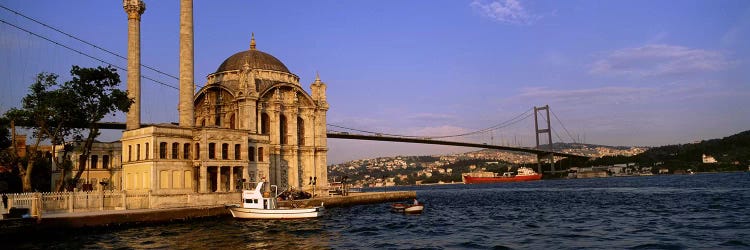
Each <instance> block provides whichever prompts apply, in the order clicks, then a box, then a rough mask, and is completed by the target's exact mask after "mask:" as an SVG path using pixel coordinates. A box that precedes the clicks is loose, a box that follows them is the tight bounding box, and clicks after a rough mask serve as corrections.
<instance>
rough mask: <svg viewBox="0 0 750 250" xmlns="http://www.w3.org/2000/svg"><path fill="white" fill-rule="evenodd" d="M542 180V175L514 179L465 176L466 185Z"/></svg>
mask: <svg viewBox="0 0 750 250" xmlns="http://www.w3.org/2000/svg"><path fill="white" fill-rule="evenodd" d="M540 179H542V175H541V174H533V175H524V176H513V177H502V176H496V177H473V176H469V175H464V183H465V184H477V183H497V182H519V181H536V180H540Z"/></svg>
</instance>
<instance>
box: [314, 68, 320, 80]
mask: <svg viewBox="0 0 750 250" xmlns="http://www.w3.org/2000/svg"><path fill="white" fill-rule="evenodd" d="M315 81H316V82H320V74H318V71H317V70H316V71H315Z"/></svg>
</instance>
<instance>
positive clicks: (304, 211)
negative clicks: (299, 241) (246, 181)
mask: <svg viewBox="0 0 750 250" xmlns="http://www.w3.org/2000/svg"><path fill="white" fill-rule="evenodd" d="M227 209H229V212H231V213H232V216H233V217H234V218H238V219H303V218H316V217H320V216H321V215H323V210H324V208H323V207H313V208H290V209H257V208H242V207H236V206H231V207H227Z"/></svg>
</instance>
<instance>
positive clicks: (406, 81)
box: [0, 0, 750, 163]
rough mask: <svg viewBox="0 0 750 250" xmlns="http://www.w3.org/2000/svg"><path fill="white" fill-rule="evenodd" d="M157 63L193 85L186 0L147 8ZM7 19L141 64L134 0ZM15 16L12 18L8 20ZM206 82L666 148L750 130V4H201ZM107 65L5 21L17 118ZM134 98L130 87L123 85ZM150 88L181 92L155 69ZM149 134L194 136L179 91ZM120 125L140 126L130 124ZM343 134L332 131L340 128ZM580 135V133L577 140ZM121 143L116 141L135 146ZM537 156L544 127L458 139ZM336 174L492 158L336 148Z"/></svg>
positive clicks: (346, 108) (42, 7)
mask: <svg viewBox="0 0 750 250" xmlns="http://www.w3.org/2000/svg"><path fill="white" fill-rule="evenodd" d="M145 2H146V11H145V13H144V14H143V16H142V19H141V49H142V51H141V60H142V64H143V65H147V66H149V67H152V68H155V69H158V70H160V71H162V72H166V73H168V74H171V75H173V76H175V75H178V72H179V64H178V57H179V44H178V39H179V1H163V0H160V1H155V0H150V1H148V0H147V1H145ZM0 5H2V6H3V7H5V8H0V20H2V21H4V22H7V23H11V24H13V25H16V26H18V27H21V28H23V29H26V30H29V31H31V32H35V33H37V34H39V35H41V36H44V37H46V38H47V39H50V40H53V41H55V42H57V43H60V44H62V45H65V46H67V47H70V48H72V49H75V50H78V51H81V52H83V53H86V54H89V55H91V56H93V57H96V58H98V59H100V60H102V61H105V62H106V63H108V64H112V65H115V66H119V67H123V68H124V67H125V66H126V61H125V60H124V59H122V58H118V57H117V56H113V55H110V54H108V53H106V52H103V51H101V50H98V49H96V48H93V47H91V46H89V45H86V44H84V43H81V42H79V41H77V40H75V39H72V38H70V37H68V36H66V35H64V34H60V33H57V32H55V31H54V30H51V29H49V28H46V27H44V26H42V25H39V24H38V23H35V22H32V21H29V20H28V19H25V18H23V17H21V16H19V15H17V14H14V13H13V12H10V11H8V9H11V10H13V11H16V12H19V13H21V14H23V15H25V16H28V17H31V18H34V19H36V20H38V21H40V22H42V23H44V24H47V25H49V26H51V27H54V28H56V29H59V30H61V31H64V32H66V33H68V34H71V35H73V36H75V37H77V38H79V39H82V40H84V41H87V42H89V43H92V44H95V45H97V46H99V47H102V48H105V49H107V50H109V51H112V52H115V53H117V54H120V55H126V54H127V18H126V15H125V12H124V11H123V9H122V3H121V1H83V0H69V1H55V0H35V1H28V0H0ZM6 8H7V9H6ZM194 15H195V16H194V21H195V79H196V82H197V84H199V85H203V84H205V79H206V78H205V77H206V76H207V75H208V74H211V73H213V72H214V71H215V70H216V69H217V68H218V66H219V65H220V64H221V63H222V62H223V61H224V60H225V59H226V58H228V57H229V56H231V55H233V54H234V53H237V52H240V51H244V50H247V49H249V41H250V34H251V32H254V33H255V38H256V41H257V48H258V49H259V50H261V51H264V52H267V53H269V54H271V55H274V56H275V57H276V58H278V59H279V60H281V61H282V62H283V63H284V64H285V65H286V66H287V67H288V68H289V69H290V71H292V73H294V74H296V75H298V76H299V77H300V78H301V79H300V83H301V84H302V85H303V87H304V88H305V89H306V90H308V91H309V86H310V84H311V83H312V82H313V80H314V79H315V74H316V72H318V73H319V75H320V78H321V80H322V81H323V82H325V83H326V84H327V86H328V92H327V95H328V102H329V104H330V109H329V111H328V117H327V119H328V123H329V124H333V125H336V126H343V127H349V128H355V129H359V130H366V131H376V132H381V133H388V134H400V135H414V136H425V137H430V136H440V135H455V134H461V133H465V132H470V131H476V130H480V129H483V128H487V127H491V126H493V125H496V124H500V123H502V122H505V121H508V120H511V119H513V118H514V117H516V116H518V115H521V114H524V112H528V111H529V110H531V109H532V108H533V107H535V106H538V107H540V106H544V105H549V106H550V110H551V111H552V112H553V116H552V118H553V119H552V129H553V131H554V132H555V134H554V136H553V141H555V142H558V141H563V142H572V141H573V140H576V141H583V142H586V143H592V144H603V145H637V146H659V145H668V144H679V143H690V142H694V141H699V140H705V139H713V138H721V137H725V136H729V135H732V134H735V133H738V132H741V131H745V130H748V129H750V108H748V107H750V64H749V63H750V62H748V59H749V58H750V43H748V42H747V41H748V40H750V1H746V0H737V1H729V0H711V1H708V0H703V1H690V0H677V1H667V0H662V1H638V0H635V1H630V0H629V1H614V0H613V1H591V0H589V1H576V0H570V1H525V0H466V1H459V0H413V1H395V0H378V1H365V0H363V1H240V0H237V1H229V0H228V1H207V0H197V1H195V3H194ZM103 64H104V63H102V62H100V61H97V60H94V59H91V58H89V57H86V56H83V55H81V54H79V53H78V52H71V51H70V50H68V49H65V48H62V47H60V46H59V45H56V44H53V43H51V42H49V41H46V40H44V39H41V38H38V37H37V36H35V35H31V34H29V33H26V32H25V31H21V30H19V29H17V28H15V27H13V26H10V25H8V24H6V23H0V82H2V84H0V87H1V88H2V90H1V91H0V98H1V99H0V112H5V111H6V110H8V109H9V108H12V107H18V106H19V105H20V101H21V99H22V98H23V96H24V95H25V94H26V92H27V88H28V86H29V85H30V83H31V82H32V81H33V78H34V76H35V75H36V74H37V73H40V72H52V73H57V74H59V75H61V79H63V80H65V78H66V77H68V78H69V74H68V72H69V70H70V66H71V65H80V66H85V67H95V66H100V65H103ZM119 72H120V74H121V78H122V82H123V88H124V85H125V84H124V83H125V82H126V79H127V76H126V75H127V74H126V72H124V71H122V70H120V71H119ZM142 75H144V76H148V77H150V78H153V79H156V80H157V81H160V82H162V83H165V84H169V85H172V86H177V85H178V80H177V79H174V78H172V77H169V76H166V75H162V74H160V73H158V72H154V71H152V70H149V69H143V70H142ZM142 98H143V101H142V110H143V111H142V121H143V122H144V123H159V122H176V121H177V120H178V119H177V99H178V92H177V90H175V89H172V88H170V87H166V86H164V85H161V84H159V83H155V82H153V81H150V80H145V79H144V80H142ZM108 119H109V120H113V121H124V115H122V114H117V115H114V116H113V117H109V118H108ZM334 129H335V130H341V129H339V128H335V127H329V130H334ZM566 130H567V131H566ZM120 135H121V133H120V132H119V131H110V132H108V133H105V134H104V135H103V136H102V140H110V141H111V140H117V139H119V136H120ZM450 140H456V141H471V142H480V143H492V144H519V145H521V146H533V145H534V140H535V138H534V121H533V117H530V118H527V119H524V120H522V121H520V122H518V123H514V124H511V125H509V126H506V127H503V128H502V129H499V130H495V131H493V132H487V133H482V134H479V135H476V136H471V137H465V138H450ZM328 144H329V145H328V146H329V152H328V162H329V163H341V162H344V161H348V160H353V159H361V158H372V157H378V156H395V155H428V154H441V153H450V152H465V151H471V150H476V149H471V148H458V147H447V146H425V145H410V144H403V143H393V142H366V141H354V140H343V139H329V140H328Z"/></svg>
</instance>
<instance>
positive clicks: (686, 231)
mask: <svg viewBox="0 0 750 250" xmlns="http://www.w3.org/2000/svg"><path fill="white" fill-rule="evenodd" d="M404 189H406V190H416V191H417V196H418V198H419V200H420V201H422V202H424V203H426V204H427V205H426V208H425V211H424V213H423V214H421V215H404V214H396V213H391V212H389V209H388V208H389V205H388V204H376V205H361V206H354V207H348V208H331V209H328V210H327V214H326V215H325V216H324V217H322V218H319V219H312V220H292V221H236V220H234V219H232V218H214V219H201V220H194V221H187V222H174V223H167V224H160V225H148V226H128V227H116V228H102V229H87V230H75V231H68V232H58V233H52V234H50V233H47V234H45V235H38V236H33V237H31V236H30V238H29V239H18V240H19V242H20V243H18V244H12V247H11V248H53V249H55V248H61V249H81V248H84V249H99V248H104V249H133V248H135V249H613V248H615V249H693V248H698V249H750V173H722V174H695V175H665V176H649V177H618V178H602V179H572V180H544V181H536V182H526V183H504V184H486V185H464V184H454V185H436V186H420V187H408V188H400V189H396V188H394V189H388V190H389V191H390V190H404ZM371 191H373V190H371ZM374 191H380V190H374ZM0 245H2V243H0ZM6 246H7V245H6ZM11 248H3V249H11Z"/></svg>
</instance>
